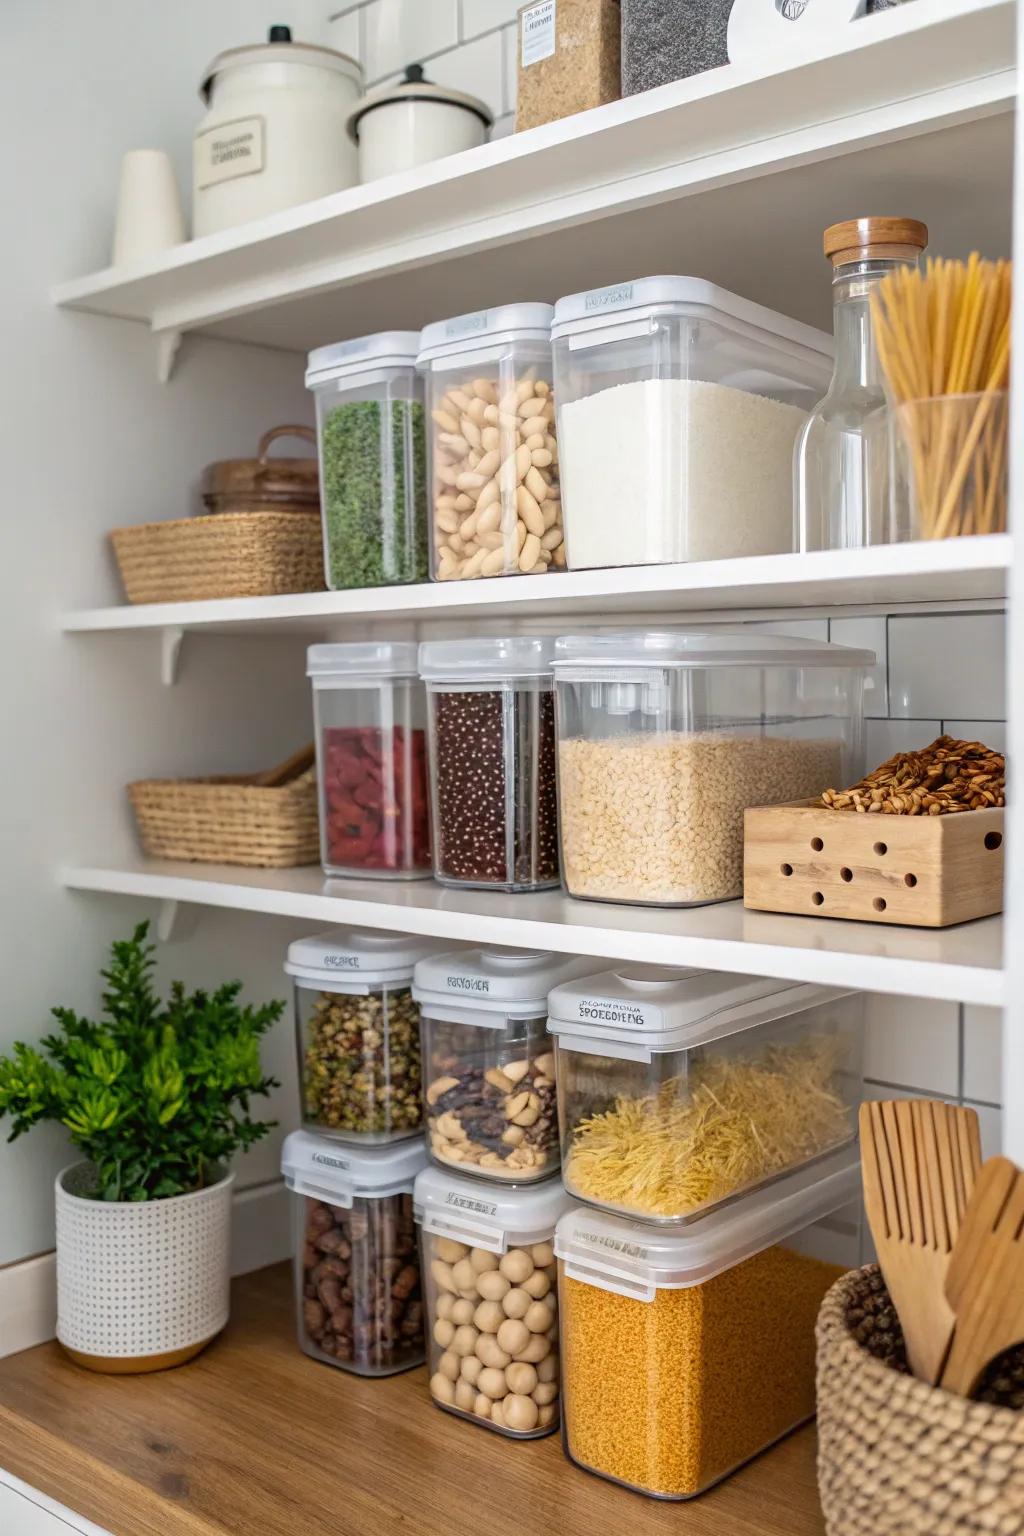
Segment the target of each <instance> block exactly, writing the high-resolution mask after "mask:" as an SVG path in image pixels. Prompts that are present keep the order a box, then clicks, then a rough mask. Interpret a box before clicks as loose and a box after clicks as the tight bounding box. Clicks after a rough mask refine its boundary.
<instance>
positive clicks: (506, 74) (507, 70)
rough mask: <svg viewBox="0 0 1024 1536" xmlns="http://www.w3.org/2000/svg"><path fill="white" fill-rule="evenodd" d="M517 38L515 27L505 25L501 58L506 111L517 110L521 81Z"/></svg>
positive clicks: (502, 35)
mask: <svg viewBox="0 0 1024 1536" xmlns="http://www.w3.org/2000/svg"><path fill="white" fill-rule="evenodd" d="M517 38H518V32H517V29H516V28H515V27H505V28H504V30H503V31H502V33H501V59H502V76H503V84H504V106H505V111H506V112H513V113H514V112H515V109H516V89H517V86H518V83H519V71H518V68H517V53H516V49H517Z"/></svg>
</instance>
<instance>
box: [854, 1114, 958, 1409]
mask: <svg viewBox="0 0 1024 1536" xmlns="http://www.w3.org/2000/svg"><path fill="white" fill-rule="evenodd" d="M860 1143H861V1166H862V1170H863V1177H864V1205H865V1209H866V1211H867V1216H868V1221H869V1223H870V1225H871V1235H872V1237H873V1238H874V1241H875V1248H876V1249H877V1251H878V1262H879V1265H880V1266H881V1270H882V1275H883V1277H884V1279H885V1284H886V1287H887V1289H888V1291H889V1294H890V1296H891V1297H892V1300H893V1303H894V1305H895V1307H896V1311H897V1313H898V1315H899V1319H900V1325H901V1327H902V1329H903V1337H904V1341H905V1343H906V1347H907V1359H908V1361H909V1364H910V1369H911V1370H912V1371H913V1373H914V1375H915V1376H917V1377H918V1378H919V1379H920V1380H921V1381H927V1382H929V1383H930V1384H931V1385H934V1384H935V1383H936V1382H937V1381H938V1380H939V1378H940V1376H941V1375H942V1370H943V1366H944V1365H945V1363H946V1357H947V1355H948V1353H949V1347H950V1341H951V1339H952V1337H953V1328H954V1324H955V1318H954V1315H953V1310H952V1308H951V1306H950V1304H949V1302H948V1301H947V1299H946V1290H945V1287H946V1276H947V1272H948V1269H949V1263H950V1255H951V1253H952V1251H953V1247H954V1244H955V1243H956V1240H957V1235H958V1233H959V1231H960V1224H961V1221H962V1219H963V1215H964V1211H965V1209H966V1206H967V1201H968V1199H969V1197H970V1194H971V1191H972V1190H973V1188H974V1183H975V1179H976V1178H977V1174H978V1169H979V1168H980V1166H981V1140H980V1133H979V1127H978V1116H977V1114H976V1113H975V1111H974V1110H973V1109H960V1108H957V1107H955V1106H954V1105H951V1104H944V1103H942V1102H941V1101H940V1100H937V1099H885V1100H880V1101H877V1102H869V1103H865V1104H862V1105H861V1109H860Z"/></svg>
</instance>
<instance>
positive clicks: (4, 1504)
mask: <svg viewBox="0 0 1024 1536" xmlns="http://www.w3.org/2000/svg"><path fill="white" fill-rule="evenodd" d="M0 1530H2V1531H9V1532H10V1536H68V1533H69V1532H74V1533H75V1536H111V1533H110V1532H109V1531H106V1530H104V1529H103V1528H102V1526H99V1525H94V1524H93V1522H92V1521H91V1520H86V1519H85V1518H84V1516H82V1515H76V1514H75V1513H74V1512H73V1511H72V1510H70V1509H66V1508H65V1507H64V1505H63V1504H58V1503H57V1502H56V1500H55V1499H49V1498H47V1496H46V1494H45V1493H40V1492H39V1490H38V1488H30V1487H29V1485H28V1483H23V1482H22V1481H21V1478H20V1477H14V1476H13V1475H12V1474H11V1473H10V1472H5V1471H4V1469H3V1468H2V1467H0Z"/></svg>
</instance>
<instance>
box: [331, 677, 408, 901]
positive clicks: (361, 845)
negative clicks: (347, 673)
mask: <svg viewBox="0 0 1024 1536" xmlns="http://www.w3.org/2000/svg"><path fill="white" fill-rule="evenodd" d="M314 682H315V685H314V690H313V712H314V720H315V728H316V755H317V778H318V783H319V792H320V862H321V864H322V865H323V869H324V872H325V874H328V875H343V876H344V875H354V876H360V877H367V876H369V877H372V878H379V879H394V880H415V879H420V878H423V877H424V876H427V875H429V874H430V868H431V861H430V825H429V815H428V810H427V744H426V731H425V728H424V727H425V713H426V703H425V699H424V695H423V686H422V684H421V683H420V682H419V679H418V678H415V677H381V678H374V677H346V678H344V679H342V678H338V677H334V678H332V677H327V676H324V677H318V678H316V679H315V680H314Z"/></svg>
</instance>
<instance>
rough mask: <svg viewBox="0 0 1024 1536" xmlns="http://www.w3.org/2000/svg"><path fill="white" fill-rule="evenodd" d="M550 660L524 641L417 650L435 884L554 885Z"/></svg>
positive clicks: (547, 649)
mask: <svg viewBox="0 0 1024 1536" xmlns="http://www.w3.org/2000/svg"><path fill="white" fill-rule="evenodd" d="M551 655H552V641H551V640H550V639H545V638H540V637H534V636H525V635H520V636H516V637H513V638H509V639H490V638H488V639H481V638H477V637H475V638H473V639H471V640H435V641H426V642H425V643H424V644H423V645H421V646H420V675H421V676H422V678H423V680H424V682H425V683H426V688H427V702H428V709H429V749H430V786H431V793H430V802H431V820H432V825H433V828H434V837H435V840H434V878H435V879H436V880H439V881H440V882H441V884H442V885H456V886H464V885H468V886H479V887H483V888H493V889H497V890H503V891H536V890H542V889H544V888H545V887H546V886H553V885H557V884H558V879H559V873H558V818H557V809H556V798H555V718H554V696H553V693H552V686H553V685H552V676H551Z"/></svg>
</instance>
